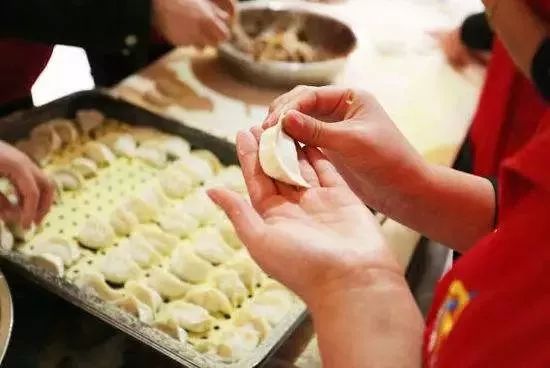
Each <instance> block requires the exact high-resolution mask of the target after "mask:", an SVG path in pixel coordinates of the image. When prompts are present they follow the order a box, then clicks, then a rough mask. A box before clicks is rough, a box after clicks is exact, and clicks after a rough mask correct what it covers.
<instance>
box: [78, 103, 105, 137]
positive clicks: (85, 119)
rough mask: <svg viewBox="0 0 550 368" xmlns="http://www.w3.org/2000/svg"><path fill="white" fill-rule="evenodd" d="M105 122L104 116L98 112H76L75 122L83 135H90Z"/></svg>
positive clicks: (92, 110) (91, 110)
mask: <svg viewBox="0 0 550 368" xmlns="http://www.w3.org/2000/svg"><path fill="white" fill-rule="evenodd" d="M104 121H105V115H103V113H101V112H100V111H97V110H94V109H89V110H79V111H77V112H76V122H77V124H78V126H79V127H80V130H82V133H84V135H90V133H92V132H93V131H94V130H96V129H97V128H99V127H100V126H101V125H102V124H103V122H104Z"/></svg>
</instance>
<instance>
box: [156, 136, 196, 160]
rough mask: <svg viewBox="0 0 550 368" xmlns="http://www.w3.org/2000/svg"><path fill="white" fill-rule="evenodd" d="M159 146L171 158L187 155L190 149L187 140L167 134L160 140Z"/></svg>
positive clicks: (175, 158)
mask: <svg viewBox="0 0 550 368" xmlns="http://www.w3.org/2000/svg"><path fill="white" fill-rule="evenodd" d="M160 146H161V149H162V150H163V151H164V152H166V155H167V156H168V158H169V159H171V160H177V159H181V158H184V157H187V156H188V155H189V152H190V151H191V145H190V144H189V142H187V141H186V140H185V139H183V138H181V137H177V136H167V137H166V138H164V139H162V140H161V142H160Z"/></svg>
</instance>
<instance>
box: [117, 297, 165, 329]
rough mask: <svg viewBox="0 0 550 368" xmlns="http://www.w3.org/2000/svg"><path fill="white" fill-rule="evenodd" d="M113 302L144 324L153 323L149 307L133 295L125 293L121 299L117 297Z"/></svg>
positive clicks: (152, 315) (152, 314)
mask: <svg viewBox="0 0 550 368" xmlns="http://www.w3.org/2000/svg"><path fill="white" fill-rule="evenodd" d="M113 304H114V305H116V306H117V307H119V308H120V309H123V310H125V311H126V312H128V313H130V314H131V315H133V316H134V317H136V318H137V319H139V320H140V321H141V322H143V323H145V324H148V325H150V324H152V323H153V320H154V318H155V317H154V313H153V311H152V310H151V308H149V306H147V305H146V304H144V303H142V302H141V301H140V300H139V299H138V298H136V297H135V296H133V295H126V296H125V297H124V298H122V299H117V300H115V301H114V302H113Z"/></svg>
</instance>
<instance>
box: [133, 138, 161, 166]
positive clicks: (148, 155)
mask: <svg viewBox="0 0 550 368" xmlns="http://www.w3.org/2000/svg"><path fill="white" fill-rule="evenodd" d="M136 157H137V158H139V159H141V160H143V161H144V162H146V163H147V164H149V165H151V166H154V167H157V168H160V167H165V166H166V164H167V162H168V161H167V156H166V153H165V152H164V151H162V150H161V149H159V148H158V147H156V145H155V144H154V143H153V142H150V141H147V142H144V143H143V144H142V145H140V146H139V147H138V148H137V150H136Z"/></svg>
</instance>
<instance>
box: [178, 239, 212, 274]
mask: <svg viewBox="0 0 550 368" xmlns="http://www.w3.org/2000/svg"><path fill="white" fill-rule="evenodd" d="M213 268H214V267H213V266H212V265H211V264H210V263H208V262H207V261H205V260H204V259H202V258H200V257H198V256H197V255H196V254H195V253H194V252H193V251H192V250H191V249H190V247H189V245H180V246H179V247H178V248H177V249H176V250H175V251H174V253H173V254H172V257H171V258H170V271H171V272H172V273H173V274H175V275H176V276H178V277H179V278H180V279H182V280H184V281H187V282H191V283H199V282H203V281H206V279H207V278H208V274H209V273H210V271H212V270H213Z"/></svg>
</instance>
